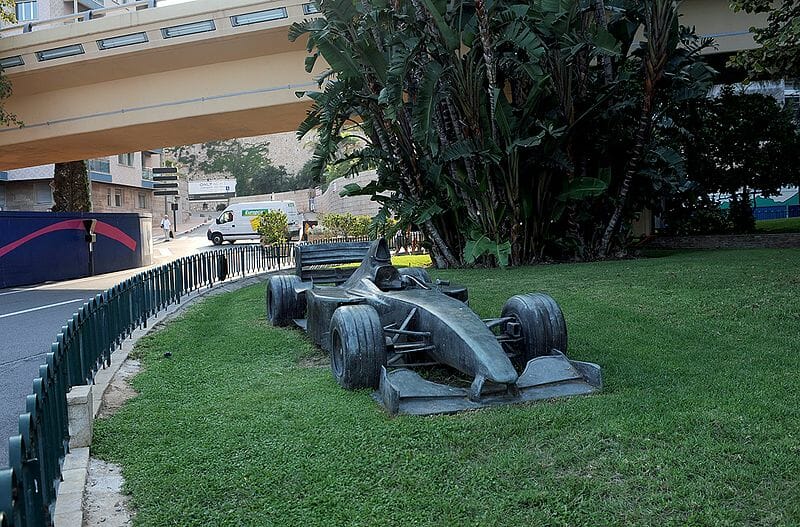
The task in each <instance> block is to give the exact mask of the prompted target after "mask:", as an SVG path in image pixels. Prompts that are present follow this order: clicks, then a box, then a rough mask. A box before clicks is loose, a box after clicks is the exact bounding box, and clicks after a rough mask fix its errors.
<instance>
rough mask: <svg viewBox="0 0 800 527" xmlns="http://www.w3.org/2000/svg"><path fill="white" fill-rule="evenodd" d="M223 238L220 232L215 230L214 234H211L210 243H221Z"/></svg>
mask: <svg viewBox="0 0 800 527" xmlns="http://www.w3.org/2000/svg"><path fill="white" fill-rule="evenodd" d="M223 239H224V238H223V237H222V233H219V232H215V233H214V234H212V235H211V243H213V244H214V245H222V241H223Z"/></svg>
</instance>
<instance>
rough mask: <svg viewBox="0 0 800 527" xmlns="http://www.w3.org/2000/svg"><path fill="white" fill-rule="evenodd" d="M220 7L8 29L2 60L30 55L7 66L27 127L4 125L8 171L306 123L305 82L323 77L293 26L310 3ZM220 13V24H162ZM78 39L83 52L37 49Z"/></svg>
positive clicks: (203, 0)
mask: <svg viewBox="0 0 800 527" xmlns="http://www.w3.org/2000/svg"><path fill="white" fill-rule="evenodd" d="M218 5H219V3H218V2H216V1H214V0H199V1H196V2H192V3H189V4H181V5H175V6H169V7H163V8H157V9H149V10H143V11H135V12H132V13H129V14H126V15H120V16H115V17H108V18H105V19H98V20H90V21H87V22H80V23H75V24H70V25H69V26H64V27H59V28H55V29H48V30H44V31H38V32H36V31H34V32H31V33H26V34H24V35H18V36H14V37H11V38H7V39H5V38H4V39H1V40H0V58H5V57H9V56H20V57H22V58H23V60H24V62H25V64H24V65H22V66H19V67H16V68H9V69H7V74H8V75H9V78H10V79H11V82H12V86H13V89H14V95H13V96H12V97H11V98H10V99H9V100H8V102H7V105H6V107H7V109H8V110H9V111H11V112H13V113H15V114H16V115H17V117H18V118H19V119H20V120H21V121H23V122H24V125H25V126H24V127H22V128H6V129H0V170H8V169H12V168H19V167H27V166H33V165H39V164H46V163H52V162H57V161H71V160H75V159H89V158H94V157H101V156H107V155H114V154H118V153H121V152H132V151H137V150H143V149H148V148H160V147H164V146H176V145H185V144H192V143H198V142H205V141H209V140H215V139H228V138H232V137H248V136H253V135H261V134H268V133H275V132H286V131H292V130H296V129H297V125H298V124H299V123H300V122H301V121H302V119H303V118H304V116H305V112H306V110H307V108H308V107H309V105H310V103H309V102H308V99H305V100H301V99H298V98H297V96H296V95H295V92H296V91H302V90H308V89H314V88H315V87H316V84H315V83H314V82H313V78H312V75H310V74H308V73H306V72H305V71H304V59H305V56H306V52H305V46H304V43H302V44H301V43H298V44H291V43H289V42H288V39H287V31H288V25H289V24H291V22H293V21H295V20H302V19H303V18H306V16H305V15H304V14H303V4H301V3H296V4H290V5H287V3H286V2H285V1H284V2H276V1H267V2H264V1H263V0H262V1H259V2H256V1H253V0H231V1H229V2H226V5H227V6H228V7H226V9H219V8H218V7H217V6H218ZM281 9H283V10H284V11H283V12H284V13H285V15H286V16H284V17H283V18H280V19H277V20H274V21H267V22H261V23H257V24H255V23H254V24H248V25H242V26H236V25H235V22H234V20H235V19H234V18H233V17H235V16H237V15H242V14H244V15H247V14H249V13H265V12H266V13H274V12H277V13H278V14H280V13H281V11H280V10H281ZM209 20H211V21H213V22H212V24H213V27H214V29H213V30H208V31H204V32H200V33H197V34H190V35H186V36H180V37H169V38H166V37H165V35H164V32H163V30H164V28H169V27H187V24H197V23H203V22H205V21H209ZM195 27H197V26H195ZM209 27H210V26H209ZM142 33H143V34H144V35H145V37H140V38H146V39H147V42H145V43H142V44H138V45H127V46H121V47H119V48H113V49H105V50H103V49H101V46H102V45H101V44H100V42H109V41H108V40H105V39H113V38H116V37H120V36H123V37H124V36H126V35H133V34H142ZM9 41H13V47H10V46H9V44H8V42H9ZM111 42H113V40H111ZM76 44H80V47H81V48H82V50H83V53H80V54H76V55H74V56H69V57H64V58H58V59H52V60H46V61H42V60H40V57H39V56H38V55H37V54H38V53H40V52H41V51H42V50H52V49H60V48H65V47H69V46H75V45H76ZM75 49H77V48H75Z"/></svg>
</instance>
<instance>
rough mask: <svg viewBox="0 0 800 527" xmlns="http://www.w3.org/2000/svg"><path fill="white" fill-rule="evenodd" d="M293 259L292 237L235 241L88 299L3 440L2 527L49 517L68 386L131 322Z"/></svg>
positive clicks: (64, 442) (30, 526) (87, 377)
mask: <svg viewBox="0 0 800 527" xmlns="http://www.w3.org/2000/svg"><path fill="white" fill-rule="evenodd" d="M292 265H293V245H292V244H288V243H287V244H281V245H274V246H271V247H261V246H259V245H242V246H234V247H230V248H225V249H219V250H214V251H209V252H205V253H201V254H197V255H193V256H187V257H185V258H181V259H179V260H176V261H174V262H172V263H169V264H166V265H162V266H160V267H157V268H154V269H150V270H147V271H144V272H142V273H139V274H137V275H136V276H134V277H132V278H129V279H127V280H125V281H123V282H122V283H120V284H117V285H115V286H114V287H112V288H111V289H107V290H106V291H105V292H103V293H101V294H98V295H97V296H95V297H94V298H93V299H91V300H90V301H89V302H86V303H85V304H84V305H83V307H81V308H80V310H79V311H78V312H77V313H75V314H74V315H73V316H72V318H71V319H69V320H68V321H67V323H66V324H65V325H64V326H63V327H62V328H61V332H60V333H59V334H58V335H57V336H56V342H54V343H53V345H52V347H51V350H50V353H48V354H47V359H46V363H45V364H42V365H41V366H40V367H39V377H37V378H36V379H34V381H33V393H32V394H30V395H28V397H27V400H26V408H25V413H24V414H22V415H20V417H19V435H17V436H14V437H11V438H10V439H9V440H8V457H9V468H6V469H0V527H42V526H49V525H52V523H53V512H54V509H55V500H56V492H57V490H58V484H59V482H60V481H61V466H62V463H63V461H64V456H65V455H66V454H67V453H68V452H69V431H68V429H67V398H66V396H67V392H68V391H69V390H70V388H71V387H72V386H76V385H83V384H88V383H91V382H93V379H94V375H95V373H97V371H98V370H99V369H100V368H103V367H106V366H108V365H109V364H110V363H111V353H112V352H113V351H114V350H115V349H116V348H118V347H120V346H121V345H122V342H123V341H124V340H125V339H126V338H127V337H129V336H130V335H131V333H132V332H133V331H134V330H135V329H137V328H140V327H147V321H148V319H149V318H150V317H151V316H153V315H155V314H156V313H158V312H159V311H161V310H163V309H166V308H167V307H168V306H169V305H171V304H178V303H180V302H181V299H182V298H183V297H184V296H185V295H187V294H189V293H191V292H193V291H196V290H199V289H201V288H204V287H205V288H210V287H213V286H214V284H215V283H217V282H219V281H222V280H225V279H226V278H232V277H243V276H247V275H251V274H256V273H261V272H265V271H270V270H273V269H278V268H281V267H287V266H292Z"/></svg>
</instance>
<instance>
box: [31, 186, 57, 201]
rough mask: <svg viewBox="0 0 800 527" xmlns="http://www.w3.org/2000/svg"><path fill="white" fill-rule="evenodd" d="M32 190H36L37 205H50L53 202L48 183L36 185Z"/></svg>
mask: <svg viewBox="0 0 800 527" xmlns="http://www.w3.org/2000/svg"><path fill="white" fill-rule="evenodd" d="M34 188H35V190H36V203H37V204H40V205H41V204H50V203H52V202H53V191H52V189H51V188H50V183H36V184H35V185H34Z"/></svg>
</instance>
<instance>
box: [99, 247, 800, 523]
mask: <svg viewBox="0 0 800 527" xmlns="http://www.w3.org/2000/svg"><path fill="white" fill-rule="evenodd" d="M799 270H800V250H754V251H717V252H692V253H677V254H670V255H667V256H663V257H661V258H651V259H640V260H626V261H615V262H605V263H596V264H575V265H549V266H539V267H528V268H519V269H510V270H505V271H503V270H468V271H448V272H434V273H433V274H434V275H435V276H436V277H440V278H448V279H451V280H453V281H454V282H455V281H458V282H462V283H465V284H467V285H469V287H470V296H471V300H470V302H471V305H472V307H473V308H474V309H475V310H476V311H477V312H478V313H479V314H480V315H483V316H485V317H490V316H495V315H497V314H498V313H499V311H500V308H501V306H502V304H503V302H505V300H506V299H507V298H508V297H509V296H511V295H513V294H515V293H520V292H530V291H545V292H547V293H549V294H551V295H552V296H554V297H555V298H556V299H557V300H558V301H559V303H560V304H561V306H562V308H563V310H564V313H565V315H566V318H567V323H568V327H569V331H570V337H569V338H570V349H569V354H570V355H571V356H572V357H574V358H576V359H582V360H589V361H594V362H597V363H599V364H600V365H602V367H603V373H604V380H605V383H606V384H605V389H604V391H603V392H602V393H600V394H597V395H593V396H588V397H578V398H572V399H565V400H556V401H550V402H542V403H535V404H527V405H521V406H510V407H503V408H494V409H488V410H481V411H475V412H468V413H462V414H458V415H452V416H434V417H426V418H419V417H407V416H406V417H396V418H391V417H388V416H387V415H386V414H385V413H384V412H383V411H382V410H381V409H380V408H379V407H378V405H377V404H376V403H375V402H374V401H373V400H372V399H371V398H370V395H369V393H368V392H366V391H361V392H347V391H344V390H342V389H340V388H339V387H338V386H337V385H336V384H335V382H334V380H333V379H332V377H331V374H330V372H329V371H328V369H327V368H326V367H325V366H324V365H321V364H320V363H321V362H323V361H324V357H322V354H321V353H320V352H319V351H318V350H316V349H315V348H314V347H313V346H312V345H311V344H310V343H309V341H308V340H306V338H305V336H304V335H303V334H302V333H301V332H299V331H296V330H288V329H273V328H271V327H269V326H268V325H267V323H266V322H265V320H264V318H265V317H264V301H263V298H264V286H263V285H261V286H255V287H250V288H248V289H244V290H241V291H239V292H237V293H233V294H228V295H224V296H219V297H214V298H211V299H209V300H207V301H205V302H204V303H202V304H201V305H198V306H195V307H194V308H192V309H191V310H190V311H189V312H188V314H187V315H186V316H185V317H184V318H182V319H180V320H178V321H176V322H174V323H172V324H171V325H169V326H168V327H167V328H165V329H164V330H162V331H160V332H159V333H157V334H155V335H153V336H151V337H148V338H146V339H145V340H143V341H141V343H140V345H139V348H138V349H139V352H140V353H141V355H142V356H143V360H144V364H145V371H144V372H143V373H141V374H140V375H139V376H138V377H136V378H135V381H134V385H135V387H136V388H137V389H138V390H139V391H140V395H139V396H138V397H137V398H135V399H133V400H132V401H130V402H129V403H128V404H127V405H126V406H125V407H124V408H123V409H122V410H121V411H120V412H119V413H118V414H116V415H115V416H114V417H112V418H111V419H108V420H104V421H100V422H98V423H97V425H96V436H95V443H94V445H93V447H92V450H93V453H94V455H97V456H100V457H102V458H104V459H107V460H111V461H115V462H119V463H121V464H122V465H123V467H124V475H125V478H126V490H127V491H128V492H129V493H130V494H131V495H132V503H133V506H134V507H135V510H136V513H137V516H136V520H135V525H140V526H159V527H161V526H165V525H196V526H201V525H202V526H209V525H214V526H222V525H236V526H244V525H247V526H251V525H252V526H260V525H265V526H268V525H275V526H292V525H298V526H299V525H302V526H308V525H319V526H331V525H348V526H350V525H353V526H370V525H374V526H406V525H409V526H410V525H454V526H462V525H476V526H477V525H480V526H484V525H503V526H528V525H531V526H533V525H570V526H575V525H586V526H596V525H659V526H661V525H798V524H800V389H798V373H800V353H799V352H800V344H798V339H799V338H800V331H798V326H799V324H800V288H799V286H800V272H799ZM166 351H171V352H172V354H173V355H172V357H171V358H164V357H163V354H164V352H166Z"/></svg>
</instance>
